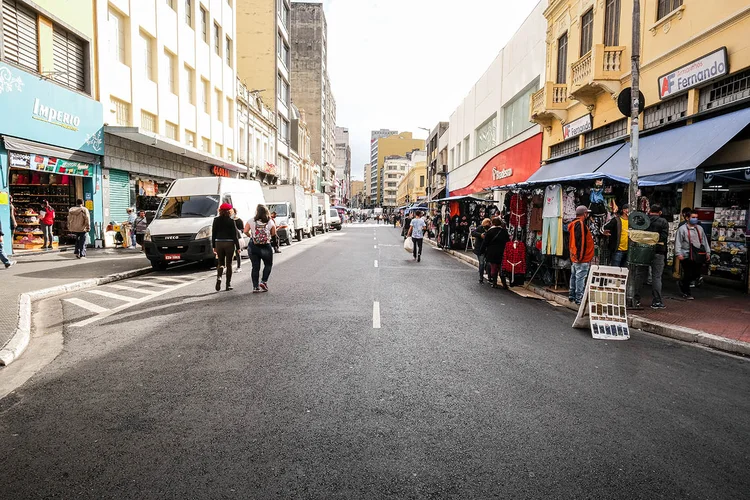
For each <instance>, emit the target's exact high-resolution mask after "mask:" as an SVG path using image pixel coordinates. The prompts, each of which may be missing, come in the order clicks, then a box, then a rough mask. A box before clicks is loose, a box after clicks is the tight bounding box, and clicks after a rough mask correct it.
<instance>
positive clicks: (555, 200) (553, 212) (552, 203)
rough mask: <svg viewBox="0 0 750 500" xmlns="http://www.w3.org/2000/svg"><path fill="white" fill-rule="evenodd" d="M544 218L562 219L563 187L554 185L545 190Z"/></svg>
mask: <svg viewBox="0 0 750 500" xmlns="http://www.w3.org/2000/svg"><path fill="white" fill-rule="evenodd" d="M542 217H562V186H560V185H559V184H553V185H552V186H547V189H545V190H544V209H543V210H542Z"/></svg>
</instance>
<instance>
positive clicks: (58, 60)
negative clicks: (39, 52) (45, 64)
mask: <svg viewBox="0 0 750 500" xmlns="http://www.w3.org/2000/svg"><path fill="white" fill-rule="evenodd" d="M85 48H86V44H85V43H84V42H83V41H82V40H80V39H79V38H78V37H76V36H75V35H72V34H70V33H68V32H67V31H65V30H62V29H60V28H58V27H57V26H55V27H54V28H53V30H52V61H53V64H54V66H53V67H54V71H55V74H54V79H55V81H56V82H57V83H59V84H60V85H64V86H66V87H69V88H71V89H75V90H80V91H82V92H83V91H85V90H86V50H85Z"/></svg>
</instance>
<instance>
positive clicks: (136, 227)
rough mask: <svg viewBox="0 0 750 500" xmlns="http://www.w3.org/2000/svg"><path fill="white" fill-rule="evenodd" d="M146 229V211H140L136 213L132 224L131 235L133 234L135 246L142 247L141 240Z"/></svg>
mask: <svg viewBox="0 0 750 500" xmlns="http://www.w3.org/2000/svg"><path fill="white" fill-rule="evenodd" d="M147 229H148V218H147V217H146V211H145V210H141V211H140V212H138V217H136V218H135V221H134V222H133V234H135V243H136V245H141V247H142V246H143V239H144V237H145V236H146V230H147Z"/></svg>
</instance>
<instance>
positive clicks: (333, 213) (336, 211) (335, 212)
mask: <svg viewBox="0 0 750 500" xmlns="http://www.w3.org/2000/svg"><path fill="white" fill-rule="evenodd" d="M328 215H330V216H331V217H338V216H339V212H338V210H336V209H335V208H332V209H331V211H330V213H329V214H328Z"/></svg>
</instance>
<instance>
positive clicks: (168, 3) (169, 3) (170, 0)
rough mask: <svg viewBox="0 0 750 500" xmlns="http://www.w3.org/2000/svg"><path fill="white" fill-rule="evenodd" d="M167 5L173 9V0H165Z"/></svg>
mask: <svg viewBox="0 0 750 500" xmlns="http://www.w3.org/2000/svg"><path fill="white" fill-rule="evenodd" d="M167 5H168V6H169V8H170V9H172V10H175V7H174V0H167Z"/></svg>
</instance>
